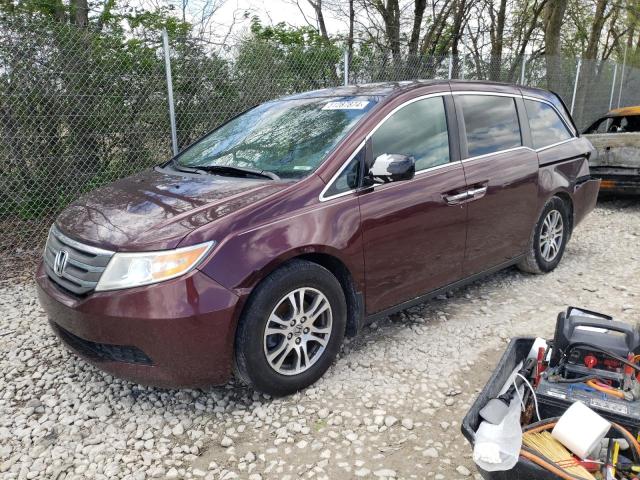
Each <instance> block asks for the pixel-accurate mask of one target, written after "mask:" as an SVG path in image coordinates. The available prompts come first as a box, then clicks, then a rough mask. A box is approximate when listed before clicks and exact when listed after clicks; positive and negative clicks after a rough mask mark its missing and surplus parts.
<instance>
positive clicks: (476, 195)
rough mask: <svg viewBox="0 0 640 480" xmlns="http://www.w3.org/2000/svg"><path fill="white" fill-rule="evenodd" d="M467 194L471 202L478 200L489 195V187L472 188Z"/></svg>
mask: <svg viewBox="0 0 640 480" xmlns="http://www.w3.org/2000/svg"><path fill="white" fill-rule="evenodd" d="M467 194H468V195H469V197H470V200H478V199H480V198H482V197H484V196H485V195H486V194H487V186H486V185H485V186H483V187H478V188H472V189H471V190H467Z"/></svg>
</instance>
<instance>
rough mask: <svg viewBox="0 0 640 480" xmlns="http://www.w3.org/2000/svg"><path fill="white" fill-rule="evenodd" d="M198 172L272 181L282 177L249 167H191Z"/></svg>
mask: <svg viewBox="0 0 640 480" xmlns="http://www.w3.org/2000/svg"><path fill="white" fill-rule="evenodd" d="M189 168H192V169H193V170H196V171H202V172H207V173H221V174H223V175H225V174H226V175H236V176H237V175H238V174H241V175H242V176H247V175H253V176H255V177H262V178H270V179H271V180H280V177H279V176H278V175H276V174H275V173H273V172H270V171H268V170H257V169H255V168H247V167H231V166H229V165H198V166H194V167H189Z"/></svg>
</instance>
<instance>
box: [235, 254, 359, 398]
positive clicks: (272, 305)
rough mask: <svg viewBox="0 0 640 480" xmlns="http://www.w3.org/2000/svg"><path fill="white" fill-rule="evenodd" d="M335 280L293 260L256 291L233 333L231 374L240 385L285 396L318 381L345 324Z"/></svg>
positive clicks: (319, 269) (317, 267) (343, 306)
mask: <svg viewBox="0 0 640 480" xmlns="http://www.w3.org/2000/svg"><path fill="white" fill-rule="evenodd" d="M346 312H347V308H346V301H345V297H344V293H343V291H342V288H341V286H340V283H339V282H338V280H337V279H336V278H335V277H334V276H333V275H332V274H331V272H329V271H328V270H327V269H325V268H323V267H321V266H320V265H317V264H315V263H312V262H307V261H303V260H295V261H292V262H290V263H288V264H287V265H285V266H284V267H282V268H280V269H278V270H276V271H275V272H273V273H272V274H270V275H269V276H268V277H267V278H265V279H264V280H263V281H262V283H260V284H259V285H258V287H256V290H255V291H254V292H253V294H252V295H251V298H250V299H249V301H248V302H247V305H246V307H245V309H244V312H243V315H242V317H241V319H240V324H239V325H238V332H237V335H236V370H237V374H238V376H239V377H240V378H241V380H243V381H244V382H245V383H247V384H249V385H250V386H252V387H253V388H255V389H256V390H260V391H262V392H265V393H269V394H272V395H287V394H290V393H293V392H295V391H298V390H300V389H302V388H305V387H307V386H308V385H311V384H312V383H313V382H315V381H316V380H318V378H320V377H321V376H322V375H323V374H324V372H325V371H326V370H327V369H328V368H329V366H330V365H331V363H332V362H333V360H334V359H335V357H336V355H337V353H338V351H339V349H340V345H341V344H342V340H343V338H344V332H345V325H346Z"/></svg>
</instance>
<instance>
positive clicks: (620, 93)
mask: <svg viewBox="0 0 640 480" xmlns="http://www.w3.org/2000/svg"><path fill="white" fill-rule="evenodd" d="M627 47H628V45H625V46H624V59H623V60H622V72H621V73H620V91H619V92H618V108H620V100H621V99H622V82H624V69H625V67H626V66H627Z"/></svg>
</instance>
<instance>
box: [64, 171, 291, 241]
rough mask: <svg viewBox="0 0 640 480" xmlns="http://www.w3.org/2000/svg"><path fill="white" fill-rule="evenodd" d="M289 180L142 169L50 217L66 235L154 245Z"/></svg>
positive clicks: (174, 238) (277, 188) (275, 189)
mask: <svg viewBox="0 0 640 480" xmlns="http://www.w3.org/2000/svg"><path fill="white" fill-rule="evenodd" d="M290 185H291V183H290V182H280V181H273V180H254V179H244V178H235V177H223V176H216V175H183V174H180V173H175V174H174V173H172V172H171V173H170V172H169V171H164V170H160V169H156V170H146V171H144V172H141V173H139V174H137V175H134V176H132V177H128V178H124V179H122V180H118V181H116V182H114V183H112V184H110V185H107V186H104V187H102V188H99V189H97V190H94V191H92V192H91V193H89V194H87V195H85V196H84V197H82V198H80V199H79V200H77V201H76V202H74V203H72V204H71V205H70V206H69V207H67V208H66V209H65V210H64V211H63V212H62V214H60V216H59V217H58V219H57V220H56V223H57V225H58V227H59V228H60V230H62V231H63V232H64V233H65V234H66V235H69V236H70V237H72V238H75V239H77V240H79V241H82V242H84V243H87V244H91V245H94V246H98V247H101V248H106V249H109V250H156V249H157V250H160V249H165V248H173V247H175V246H176V245H177V244H178V243H179V242H180V240H181V239H182V238H184V237H185V235H187V234H189V233H190V232H191V231H193V230H195V229H196V228H199V227H202V226H204V225H206V224H208V223H211V222H213V221H215V220H217V219H219V218H222V217H224V216H226V215H229V214H230V213H233V212H234V211H236V210H239V209H241V208H243V207H246V206H248V205H251V204H253V203H255V202H257V201H259V200H261V199H263V198H265V197H267V196H269V195H272V194H274V193H276V192H278V191H281V190H283V189H284V188H286V187H288V186H290Z"/></svg>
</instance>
